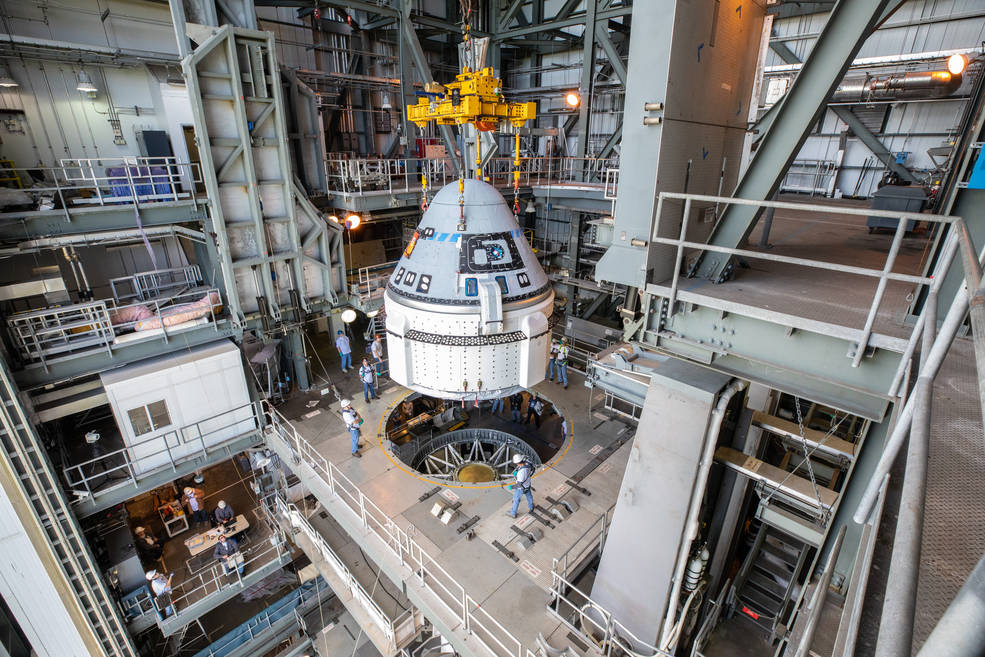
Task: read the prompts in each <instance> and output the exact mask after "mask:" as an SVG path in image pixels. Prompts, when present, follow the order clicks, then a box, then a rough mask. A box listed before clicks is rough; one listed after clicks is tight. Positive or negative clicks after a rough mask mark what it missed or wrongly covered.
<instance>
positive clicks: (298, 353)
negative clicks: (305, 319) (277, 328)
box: [284, 326, 311, 390]
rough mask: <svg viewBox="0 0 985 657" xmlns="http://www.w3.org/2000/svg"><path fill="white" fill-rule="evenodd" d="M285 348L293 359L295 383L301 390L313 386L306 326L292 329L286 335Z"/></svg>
mask: <svg viewBox="0 0 985 657" xmlns="http://www.w3.org/2000/svg"><path fill="white" fill-rule="evenodd" d="M284 349H285V351H286V352H287V355H288V356H289V357H290V359H291V365H292V368H291V369H293V370H294V383H295V384H297V387H298V389H299V390H308V388H310V387H311V377H310V376H308V356H307V354H306V352H305V349H304V327H303V326H299V327H297V328H294V329H291V330H290V331H288V332H287V335H286V336H284Z"/></svg>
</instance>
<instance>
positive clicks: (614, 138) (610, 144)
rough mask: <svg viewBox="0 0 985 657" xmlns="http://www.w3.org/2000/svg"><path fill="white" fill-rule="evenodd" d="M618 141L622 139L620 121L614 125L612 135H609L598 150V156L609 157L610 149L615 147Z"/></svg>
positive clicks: (612, 149)
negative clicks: (614, 128)
mask: <svg viewBox="0 0 985 657" xmlns="http://www.w3.org/2000/svg"><path fill="white" fill-rule="evenodd" d="M620 141H622V124H621V123H620V124H619V125H617V126H616V130H615V132H613V133H612V135H611V136H610V137H609V140H608V141H607V142H605V145H604V146H603V147H602V150H601V151H599V157H603V158H604V157H609V156H610V155H611V154H612V151H614V150H615V149H616V146H617V145H618V144H619V142H620Z"/></svg>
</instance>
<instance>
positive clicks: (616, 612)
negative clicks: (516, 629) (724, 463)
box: [591, 359, 729, 644]
mask: <svg viewBox="0 0 985 657" xmlns="http://www.w3.org/2000/svg"><path fill="white" fill-rule="evenodd" d="M728 380H729V377H728V376H727V375H724V374H720V373H718V372H713V371H711V370H706V369H704V368H701V367H699V366H697V365H692V364H690V363H686V362H684V361H679V360H675V359H671V360H669V361H667V362H666V363H665V364H662V365H661V366H660V367H659V368H657V370H655V372H654V374H653V377H652V378H651V381H650V387H649V390H648V391H647V395H646V402H645V403H644V405H643V412H642V416H641V417H640V423H639V424H640V427H663V429H659V428H658V429H654V430H652V431H639V432H638V433H637V434H636V438H635V439H634V442H633V447H632V452H631V453H630V456H629V463H628V464H627V465H626V472H625V474H624V475H623V481H622V486H621V487H620V489H619V497H618V498H617V501H616V509H615V512H614V514H613V517H612V527H611V528H610V530H609V535H608V538H607V539H606V542H605V549H604V550H603V552H602V558H601V561H600V563H599V569H598V574H597V575H596V577H595V583H594V584H593V586H592V593H591V598H592V599H593V600H595V601H597V602H598V603H599V604H600V605H601V606H602V607H603V608H604V609H606V610H608V611H609V612H611V613H612V615H613V616H614V617H615V618H617V619H619V622H620V623H623V624H624V625H625V626H626V627H627V629H629V631H630V632H632V633H633V634H635V635H636V636H637V637H639V638H640V639H641V640H642V641H646V642H648V643H651V644H655V643H656V642H657V639H658V633H659V632H660V627H661V625H662V623H663V621H664V617H665V615H671V616H672V615H673V614H674V613H675V609H673V608H669V607H670V605H671V604H672V603H671V602H670V599H671V596H672V591H673V590H675V589H676V587H675V586H674V585H673V583H674V577H675V572H676V570H677V565H678V560H679V557H680V555H681V554H685V555H686V554H687V552H688V551H689V550H690V547H691V546H690V541H689V540H688V539H687V537H688V535H689V533H690V531H689V524H690V523H689V522H688V519H689V515H690V514H689V511H690V509H691V508H692V507H693V505H694V504H700V501H701V498H702V496H703V495H704V490H694V488H695V481H696V480H697V479H698V473H699V470H700V469H701V468H702V467H703V466H707V465H710V463H708V464H704V463H703V462H702V459H703V455H704V454H705V453H706V452H707V449H706V447H707V446H706V440H711V441H712V443H714V442H716V441H717V439H718V432H717V430H714V427H713V424H714V423H712V422H711V417H712V411H713V409H714V407H715V400H716V399H717V397H718V393H719V391H720V390H722V388H723V387H725V385H726V384H727V383H728ZM710 426H712V432H713V433H715V435H713V436H711V435H709V427H710ZM719 426H720V425H719Z"/></svg>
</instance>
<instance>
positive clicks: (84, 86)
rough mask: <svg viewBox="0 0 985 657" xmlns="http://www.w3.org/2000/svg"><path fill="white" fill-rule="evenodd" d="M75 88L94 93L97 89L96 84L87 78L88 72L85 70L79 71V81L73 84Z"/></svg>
mask: <svg viewBox="0 0 985 657" xmlns="http://www.w3.org/2000/svg"><path fill="white" fill-rule="evenodd" d="M75 88H76V89H78V90H79V91H85V92H86V93H95V92H96V91H99V90H98V89H97V88H96V85H94V84H93V83H92V80H91V79H89V74H88V73H86V72H85V71H79V83H78V84H77V85H75Z"/></svg>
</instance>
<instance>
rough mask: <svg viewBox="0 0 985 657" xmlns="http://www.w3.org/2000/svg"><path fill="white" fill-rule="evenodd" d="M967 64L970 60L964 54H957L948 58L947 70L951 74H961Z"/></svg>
mask: <svg viewBox="0 0 985 657" xmlns="http://www.w3.org/2000/svg"><path fill="white" fill-rule="evenodd" d="M967 65H968V60H967V59H965V58H964V55H957V54H955V55H951V56H950V57H948V59H947V70H949V71H950V72H951V75H961V73H962V72H963V71H964V67H965V66H967Z"/></svg>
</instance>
